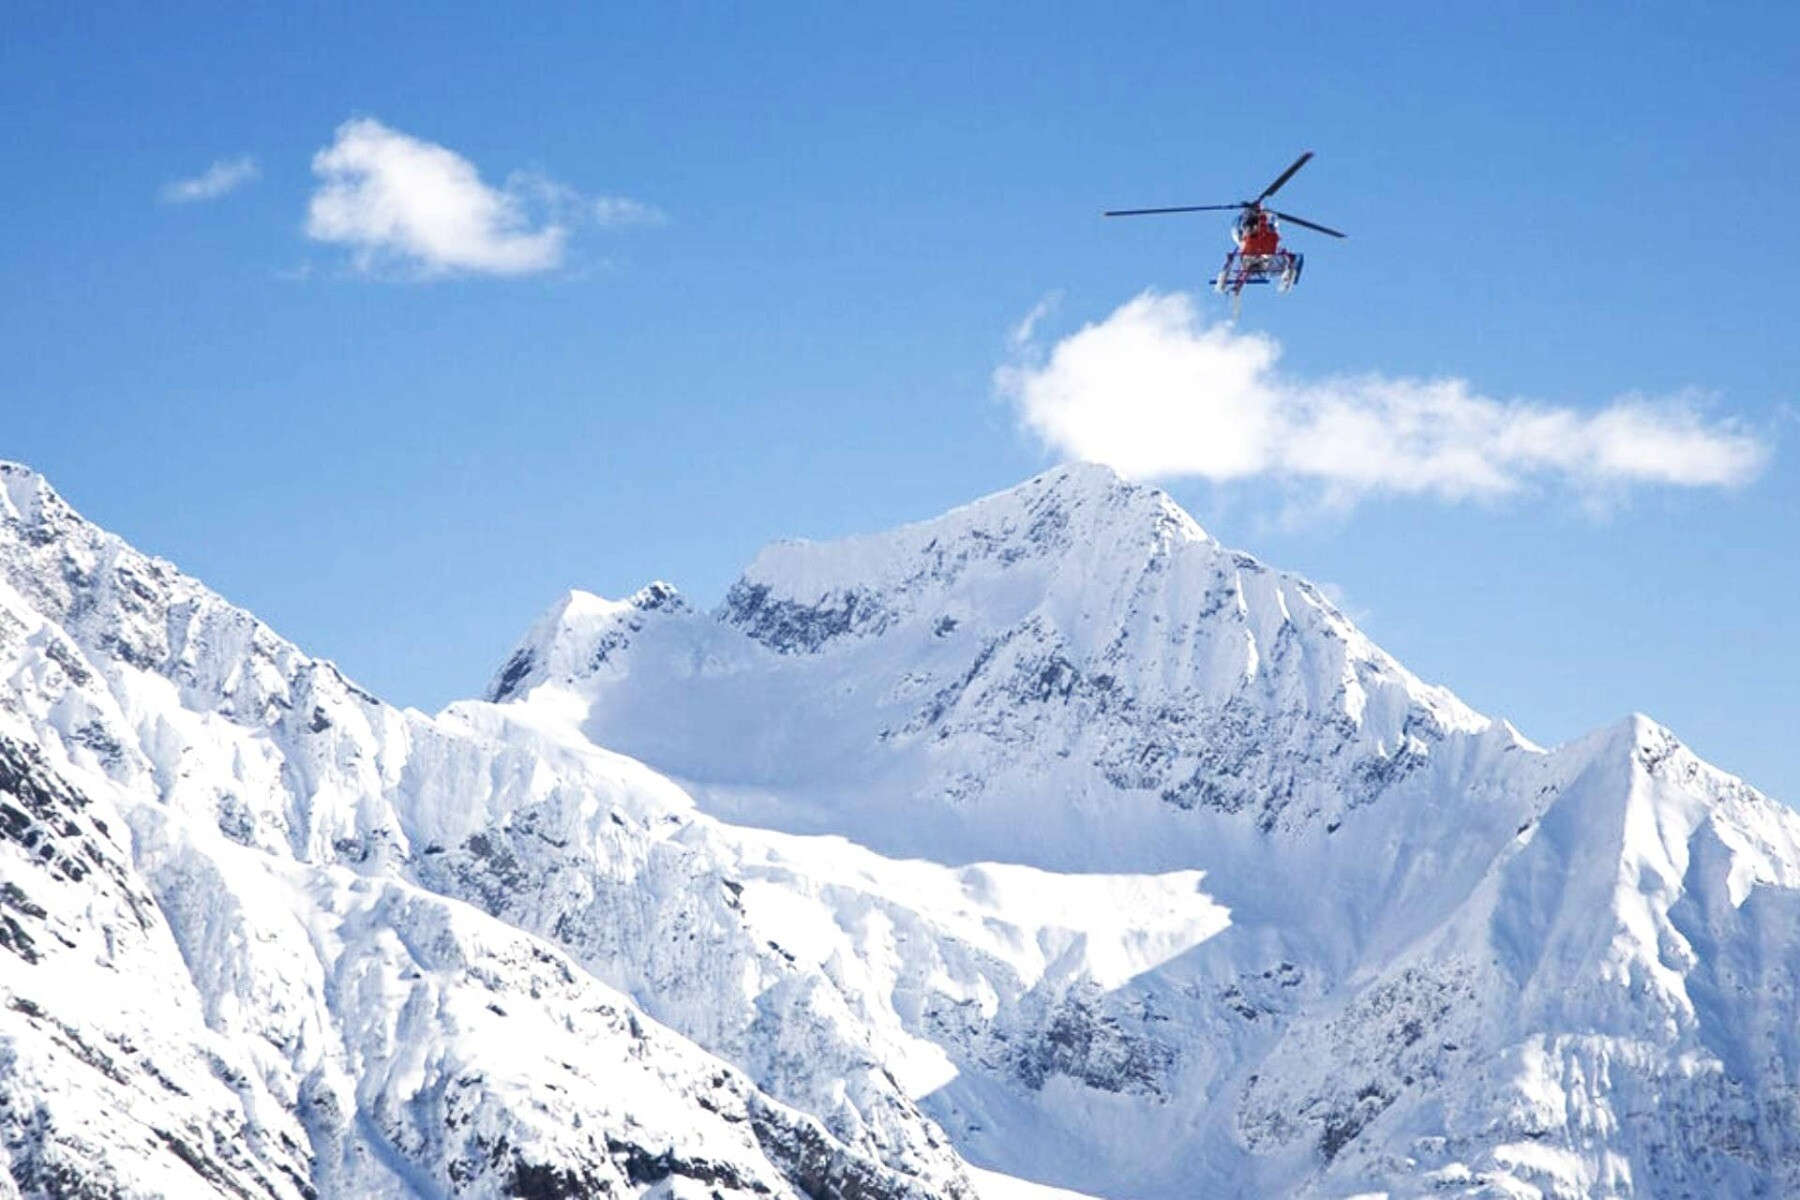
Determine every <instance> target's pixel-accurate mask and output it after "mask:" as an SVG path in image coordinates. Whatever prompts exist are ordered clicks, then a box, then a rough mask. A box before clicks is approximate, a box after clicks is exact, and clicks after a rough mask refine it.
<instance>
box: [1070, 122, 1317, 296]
mask: <svg viewBox="0 0 1800 1200" xmlns="http://www.w3.org/2000/svg"><path fill="white" fill-rule="evenodd" d="M1312 156H1313V152H1312V151H1311V150H1308V151H1307V152H1306V153H1305V154H1302V155H1301V156H1300V157H1299V158H1296V159H1295V160H1294V165H1293V166H1291V167H1289V168H1288V169H1287V170H1285V171H1283V172H1282V173H1281V174H1280V175H1278V176H1277V177H1276V179H1275V182H1274V183H1271V184H1270V185H1269V186H1268V187H1266V188H1264V189H1263V190H1262V192H1261V193H1260V194H1259V195H1258V196H1257V197H1256V199H1254V200H1240V201H1238V202H1237V203H1236V204H1186V205H1182V206H1180V207H1177V208H1121V209H1115V210H1113V211H1112V212H1109V213H1107V214H1105V215H1106V216H1109V217H1146V216H1153V215H1157V214H1161V213H1189V212H1223V211H1227V210H1230V209H1234V208H1236V209H1242V210H1243V212H1242V215H1240V216H1239V217H1238V219H1237V221H1236V222H1235V223H1234V224H1233V225H1232V227H1231V240H1232V241H1233V242H1235V243H1237V249H1235V250H1233V251H1232V252H1231V253H1229V254H1227V255H1226V256H1225V265H1224V266H1223V267H1221V268H1219V275H1218V278H1216V279H1214V280H1213V289H1214V290H1215V291H1218V292H1221V293H1225V294H1227V295H1229V296H1231V298H1232V306H1233V308H1234V309H1235V307H1236V306H1237V303H1238V302H1239V301H1240V300H1241V299H1242V297H1243V294H1244V287H1245V285H1246V284H1251V283H1274V284H1275V288H1276V290H1277V291H1282V292H1285V291H1287V290H1288V289H1289V288H1291V287H1293V286H1294V285H1295V284H1296V283H1299V282H1300V272H1301V271H1302V270H1304V269H1305V268H1306V256H1305V255H1303V254H1296V253H1295V252H1294V251H1292V250H1288V249H1286V248H1284V247H1283V246H1282V244H1281V229H1280V226H1278V225H1277V224H1276V222H1275V218H1277V217H1280V218H1281V219H1282V220H1283V221H1292V222H1293V223H1294V224H1296V225H1299V226H1301V227H1303V228H1306V229H1312V230H1316V231H1317V232H1319V233H1324V234H1329V235H1330V236H1332V237H1334V238H1341V237H1347V236H1348V235H1347V234H1343V233H1339V232H1338V231H1337V230H1335V229H1330V228H1328V227H1326V226H1324V225H1318V224H1315V223H1314V222H1312V221H1308V220H1305V219H1303V218H1301V217H1296V216H1295V215H1294V214H1292V213H1284V212H1279V211H1277V210H1275V209H1273V208H1264V207H1263V201H1265V200H1267V199H1268V198H1269V197H1270V196H1273V195H1274V194H1275V193H1276V192H1278V191H1280V190H1281V187H1282V185H1283V184H1285V183H1286V182H1287V181H1288V180H1290V179H1292V178H1293V177H1294V173H1295V172H1296V171H1298V170H1299V169H1300V168H1301V167H1304V166H1305V165H1306V164H1307V162H1308V161H1309V160H1311V158H1312Z"/></svg>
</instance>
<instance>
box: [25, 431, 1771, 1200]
mask: <svg viewBox="0 0 1800 1200" xmlns="http://www.w3.org/2000/svg"><path fill="white" fill-rule="evenodd" d="M487 696H488V699H487V700H485V701H468V702H464V703H460V704H457V705H453V706H451V708H449V709H448V710H446V711H445V712H444V713H443V714H441V715H440V716H438V717H437V718H428V717H425V716H423V715H422V714H418V713H414V712H400V711H398V710H395V709H392V708H390V707H388V706H385V705H383V704H381V703H380V702H379V701H377V700H376V699H375V698H373V697H371V696H369V695H367V694H366V693H364V692H362V691H361V690H360V689H357V688H356V687H355V686H354V685H353V684H351V683H349V682H348V681H347V680H345V679H344V678H343V677H342V675H341V674H340V673H338V672H337V671H336V669H335V668H333V667H331V666H330V665H329V664H327V663H323V662H320V661H318V660H314V659H311V658H309V657H307V656H306V655H304V654H303V653H301V652H300V651H299V650H298V649H296V648H294V647H293V646H291V645H290V644H288V643H286V642H285V641H283V640H282V639H280V638H279V637H278V636H276V635H275V634H274V633H272V632H271V631H269V630H268V629H267V628H266V627H265V626H263V625H262V624H261V623H260V622H257V621H256V620H255V619H254V618H253V617H250V616H249V615H248V614H245V613H243V612H241V611H240V610H237V609H234V608H232V607H231V606H230V605H228V604H227V603H225V602H224V601H222V600H220V599H219V598H218V597H216V596H214V595H213V594H211V593H210V592H208V591H206V589H204V588H203V587H201V586H200V585H198V584H197V583H194V582H193V581H192V580H189V579H187V578H186V577H185V576H182V575H181V574H180V573H179V572H178V571H176V570H175V569H174V568H173V567H171V566H169V565H168V564H166V563H160V562H158V561H156V560H153V559H148V558H146V557H144V556H142V555H139V554H137V553H136V552H135V551H132V550H131V549H130V548H129V547H127V546H125V545H124V544H123V543H121V542H119V541H118V540H117V539H115V538H112V537H111V536H110V535H107V534H105V533H104V532H102V531H100V530H98V529H96V528H94V527H93V526H91V525H89V524H88V523H86V522H85V521H82V520H81V519H80V518H79V517H77V516H76V515H75V514H74V513H73V512H72V511H71V510H69V509H68V507H67V506H66V505H65V504H63V503H62V502H61V500H60V499H59V498H57V497H56V496H55V493H54V492H53V491H51V490H50V489H49V488H48V485H46V484H44V483H43V481H42V480H41V479H39V478H38V477H36V476H35V475H32V474H31V473H30V472H27V471H25V470H24V469H22V468H15V467H7V466H0V793H4V796H3V797H0V992H4V993H5V996H6V998H7V1003H8V1007H5V1008H4V1009H0V1061H5V1062H7V1063H9V1064H12V1066H11V1069H10V1070H9V1071H8V1072H6V1073H5V1075H4V1083H0V1142H3V1144H4V1146H5V1148H6V1153H7V1155H8V1156H9V1160H8V1161H9V1170H10V1173H11V1175H12V1177H13V1179H14V1180H15V1184H16V1186H18V1187H19V1188H20V1190H21V1191H22V1192H23V1193H25V1194H55V1193H56V1191H57V1189H59V1188H62V1189H64V1190H66V1189H68V1188H69V1187H72V1186H74V1185H75V1184H76V1183H84V1184H88V1185H91V1186H93V1187H96V1188H108V1187H116V1188H120V1189H122V1190H123V1191H125V1193H126V1194H143V1195H152V1194H220V1195H241V1194H251V1195H307V1194H317V1195H324V1196H339V1195H345V1196H347V1195H359V1196H360V1195H383V1194H386V1195H437V1194H458V1195H463V1194H470V1195H500V1194H518V1195H573V1194H589V1193H594V1194H609V1195H652V1196H667V1197H672V1198H674V1197H683V1198H685V1197H689V1196H701V1195H714V1194H717V1195H722V1196H730V1195H740V1194H742V1195H749V1194H774V1195H794V1196H801V1195H804V1196H810V1197H814V1198H817V1197H824V1196H845V1197H852V1196H854V1197H864V1198H867V1200H877V1198H880V1197H888V1196H892V1197H902V1196H905V1197H911V1196H918V1197H921V1198H922V1197H925V1196H958V1197H964V1196H972V1194H973V1193H972V1191H971V1190H970V1189H971V1186H972V1185H971V1182H970V1176H969V1174H968V1173H967V1172H966V1171H965V1169H964V1167H963V1165H962V1156H964V1155H966V1156H967V1157H968V1158H969V1159H970V1160H971V1161H974V1162H977V1163H979V1164H981V1165H982V1166H983V1167H986V1168H998V1169H1000V1170H1002V1171H1005V1172H1007V1173H1009V1174H1011V1175H1016V1176H1024V1177H1028V1178H1030V1179H1033V1180H1037V1181H1039V1184H1038V1185H1024V1184H1013V1183H1008V1182H1007V1181H1006V1179H1005V1178H1004V1177H997V1176H994V1175H992V1174H990V1173H988V1172H981V1173H978V1174H977V1175H976V1176H975V1179H976V1185H977V1186H980V1187H981V1188H982V1189H983V1191H984V1194H991V1195H993V1196H999V1195H1005V1194H1054V1193H1044V1192H1043V1189H1044V1188H1062V1189H1075V1190H1076V1191H1077V1192H1081V1193H1086V1194H1093V1195H1103V1196H1109V1197H1117V1198H1120V1200H1125V1198H1132V1200H1141V1198H1160V1197H1169V1198H1170V1200H1173V1198H1174V1197H1188V1196H1193V1195H1196V1194H1206V1195H1212V1194H1223V1195H1232V1194H1257V1195H1274V1194H1303V1195H1319V1196H1345V1195H1351V1194H1356V1193H1362V1192H1371V1191H1373V1192H1388V1193H1389V1194H1394V1195H1414V1194H1427V1193H1428V1194H1433V1195H1439V1194H1447V1195H1457V1194H1466V1195H1483V1196H1494V1195H1509V1196H1510V1195H1519V1196H1528V1195H1570V1196H1576V1195H1583V1196H1585V1195H1620V1196H1625V1195H1657V1196H1661V1195H1697V1194H1757V1193H1759V1192H1760V1193H1762V1194H1780V1193H1784V1192H1787V1191H1793V1190H1800V1156H1797V1155H1796V1152H1795V1148H1794V1145H1793V1142H1794V1138H1793V1135H1792V1134H1791V1132H1790V1131H1791V1129H1792V1128H1793V1123H1792V1120H1791V1114H1792V1111H1793V1108H1792V1106H1793V1103H1794V1096H1795V1095H1796V1092H1795V1090H1794V1089H1795V1083H1796V1081H1795V1079H1794V1075H1795V1073H1796V1070H1797V1065H1796V1064H1797V1053H1800V1045H1797V1044H1796V1042H1795V1034H1794V1030H1793V1023H1792V1020H1791V1002H1790V1001H1789V1000H1788V998H1789V997H1791V996H1792V995H1793V992H1794V987H1795V980H1796V976H1795V973H1796V971H1797V970H1800V945H1797V944H1796V932H1795V931H1796V930H1800V922H1796V921H1795V919H1794V917H1795V915H1796V914H1795V911H1794V906H1795V905H1796V903H1800V900H1797V899H1796V897H1797V896H1800V892H1797V890H1796V889H1797V888H1800V821H1797V820H1796V818H1795V817H1794V815H1793V814H1792V813H1790V812H1789V811H1788V810H1786V809H1784V808H1781V807H1780V806H1778V805H1776V804H1774V803H1772V802H1771V801H1769V800H1767V799H1766V798H1764V797H1761V796H1759V795H1758V794H1757V793H1755V792H1754V791H1753V790H1752V789H1750V788H1749V787H1747V786H1746V785H1744V784H1742V783H1741V782H1739V781H1737V780H1735V779H1732V778H1731V777H1729V776H1726V775H1724V774H1723V773H1720V772H1718V771H1716V770H1714V769H1712V768H1710V767H1708V766H1706V765H1705V764H1704V763H1702V762H1700V761H1699V760H1698V759H1696V758H1695V757H1694V756H1693V755H1692V754H1691V753H1690V752H1689V751H1687V750H1686V749H1685V748H1684V747H1682V746H1681V745H1680V743H1679V742H1678V741H1676V740H1675V739H1674V738H1673V736H1672V735H1670V734H1669V733H1668V732H1667V731H1665V730H1662V729H1661V728H1660V727H1657V726H1655V725H1654V724H1653V723H1651V722H1648V721H1646V720H1643V719H1642V718H1633V719H1631V720H1629V721H1627V722H1624V723H1622V724H1621V725H1619V726H1617V727H1615V728H1614V729H1611V730H1607V731H1603V732H1601V733H1599V734H1596V735H1594V736H1593V737H1591V738H1588V739H1584V740H1583V741H1581V742H1577V743H1575V744H1572V745H1570V746H1566V747H1563V748H1561V749H1559V750H1557V751H1554V752H1549V753H1546V752H1544V751H1542V750H1540V749H1539V748H1537V747H1535V746H1533V745H1531V744H1530V743H1529V742H1527V741H1525V740H1524V739H1523V738H1521V737H1519V736H1518V735H1517V734H1516V733H1515V732H1514V731H1513V730H1512V729H1511V727H1510V726H1508V725H1506V724H1505V723H1504V722H1497V721H1491V720H1489V719H1487V718H1485V717H1482V716H1480V715H1479V714H1476V713H1473V712H1471V711H1470V710H1468V709H1467V708H1466V707H1465V706H1463V705H1462V704H1461V703H1460V702H1459V701H1457V700H1456V699H1455V697H1453V696H1451V695H1450V694H1449V693H1447V692H1445V691H1443V690H1442V689H1439V688H1436V687H1432V686H1429V685H1426V684H1424V683H1422V682H1420V681H1419V680H1418V679H1416V678H1415V677H1413V676H1412V675H1411V674H1409V673H1408V672H1406V671H1405V669H1404V668H1403V667H1401V666H1400V665H1399V664H1398V663H1396V662H1394V661H1393V660H1392V659H1391V658H1390V657H1388V656H1387V655H1386V654H1385V653H1383V652H1382V651H1381V650H1380V649H1379V648H1378V647H1375V646H1374V645H1373V644H1372V643H1370V642H1369V641H1368V639H1366V638H1365V637H1364V636H1363V635H1362V634H1361V633H1360V632H1359V631H1357V630H1356V629H1355V628H1354V627H1353V626H1352V625H1350V623H1349V622H1348V621H1346V620H1345V619H1344V618H1343V616H1342V614H1340V613H1338V612H1337V611H1336V610H1335V608H1333V607H1332V606H1331V605H1330V603H1329V602H1328V601H1327V600H1326V599H1325V598H1324V597H1323V596H1322V595H1320V594H1319V593H1318V591H1317V590H1316V589H1314V588H1313V587H1311V585H1309V584H1307V583H1306V582H1305V581H1303V580H1300V579H1298V578H1296V577H1293V576H1289V575H1285V574H1282V573H1280V572H1276V571H1273V570H1270V569H1269V568H1267V567H1265V566H1263V565H1262V564H1261V563H1259V562H1257V561H1256V560H1255V559H1252V558H1250V557H1249V556H1246V555H1242V554H1238V553H1236V552H1233V551H1230V550H1228V549H1226V548H1224V547H1222V546H1219V545H1218V544H1217V543H1216V542H1214V541H1213V540H1212V539H1210V538H1209V537H1207V536H1206V535H1205V533H1204V532H1202V531H1201V530H1200V529H1199V527H1198V526H1196V525H1195V524H1194V523H1193V522H1192V521H1191V519H1189V518H1188V517H1187V516H1186V514H1184V513H1182V512H1181V510H1180V509H1179V508H1178V507H1176V506H1175V505H1174V504H1173V503H1172V502H1171V501H1170V500H1169V499H1168V498H1167V497H1166V496H1165V495H1163V494H1162V493H1160V492H1158V491H1156V490H1155V489H1150V488H1142V487H1137V486H1134V485H1130V484H1126V483H1124V482H1122V481H1120V480H1118V479H1117V478H1116V477H1114V476H1113V475H1112V474H1111V473H1110V472H1107V471H1105V470H1104V469H1101V468H1092V467H1079V466H1078V467H1068V468H1059V469H1058V470H1056V471H1052V472H1050V473H1048V474H1046V475H1044V476H1040V477H1039V478H1038V479H1035V480H1032V481H1028V482H1027V483H1026V484H1024V485H1021V486H1020V487H1018V488H1015V489H1012V490H1010V491H1008V492H1003V493H1000V494H997V495H995V496H991V497H988V498H986V499H984V500H980V501H977V502H976V503H974V504H972V505H968V506H965V507H964V508H961V509H958V510H955V511H953V512H951V513H949V514H946V515H945V516H943V517H940V518H937V519H934V520H931V521H926V522H921V523H919V524H916V525H912V526H907V527H905V528H903V529H900V530H896V531H894V532H892V533H889V534H883V535H875V536H871V537H863V538H856V539H850V540H848V541H846V542H842V543H829V544H824V545H807V544H795V543H786V544H780V545H777V546H774V547H771V548H770V549H768V550H767V551H765V552H764V553H763V554H762V555H761V556H759V557H758V559H757V561H756V562H755V563H754V564H752V566H751V567H750V568H749V569H748V570H747V571H746V573H745V575H744V577H743V578H742V579H741V580H740V581H739V583H738V584H737V585H736V586H735V587H734V588H733V589H732V591H731V593H730V595H729V596H728V597H727V599H726V601H725V602H724V603H723V604H722V605H721V606H720V608H719V609H718V610H717V611H715V612H712V613H705V612H700V611H697V610H695V609H693V608H692V607H691V606H689V605H688V604H686V603H685V602H684V601H682V600H681V598H680V597H679V596H678V595H676V593H675V592H674V590H673V589H672V588H670V587H668V586H667V585H664V584H655V585H652V586H651V587H648V588H646V589H644V590H643V591H642V592H640V593H638V594H637V595H636V596H633V597H631V598H629V599H627V600H624V601H606V600H601V599H599V598H597V597H592V596H588V595H586V594H584V593H579V592H577V593H571V594H569V595H568V596H566V597H565V598H564V599H563V600H562V601H561V602H559V603H558V604H557V605H556V606H555V607H554V608H553V609H552V611H551V612H550V613H549V614H547V615H546V617H545V618H544V619H543V620H541V621H540V622H539V623H538V624H537V625H536V626H535V627H534V628H533V629H532V630H531V631H529V632H528V633H527V635H526V637H525V638H524V639H523V640H522V641H521V643H520V644H519V646H518V648H517V649H516V650H515V652H514V653H513V654H511V655H510V656H509V657H508V659H507V660H506V661H505V662H504V663H503V664H502V665H501V668H500V670H499V671H498V672H497V673H496V675H495V678H494V680H493V681H492V683H491V684H490V686H489V690H488V693H487ZM621 751H622V752H623V753H621ZM15 814H16V815H15ZM71 864H74V866H73V867H72V866H71ZM121 982H123V983H124V984H125V994H128V995H130V996H131V997H133V1000H132V1002H131V1003H129V1004H125V1005H119V1004H117V1003H116V1002H114V1000H113V998H114V997H115V996H117V995H119V994H121V987H120V984H121ZM102 997H103V998H105V999H104V1002H102V1001H101V1000H100V999H99V998H102ZM113 1112H118V1113H122V1114H126V1115H127V1118H126V1119H123V1120H116V1121H115V1120H110V1119H106V1118H105V1117H104V1116H103V1114H111V1113H113ZM1034 1187H1035V1188H1036V1189H1037V1190H1036V1191H1035V1192H1034V1191H1033V1190H1032V1189H1033V1188H1034ZM132 1188H136V1189H137V1191H136V1192H135V1193H133V1192H131V1190H130V1189H132ZM1021 1189H1024V1190H1023V1191H1021Z"/></svg>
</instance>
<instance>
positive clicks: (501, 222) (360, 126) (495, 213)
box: [306, 117, 663, 279]
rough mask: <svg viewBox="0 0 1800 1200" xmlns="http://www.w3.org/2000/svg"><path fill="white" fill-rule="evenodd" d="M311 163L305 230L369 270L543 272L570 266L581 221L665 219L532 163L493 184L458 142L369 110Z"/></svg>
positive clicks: (422, 274) (432, 274)
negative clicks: (432, 138) (408, 129)
mask: <svg viewBox="0 0 1800 1200" xmlns="http://www.w3.org/2000/svg"><path fill="white" fill-rule="evenodd" d="M312 167H313V174H315V175H316V176H318V178H319V181H320V182H319V187H318V189H317V190H316V191H315V192H314V193H313V196H312V200H311V203H310V205H309V207H308V209H307V219H306V233H307V236H309V237H311V238H313V239H314V240H315V241H320V242H326V243H329V244H333V245H339V246H344V247H347V248H348V249H349V250H350V252H351V261H352V264H353V266H354V267H355V268H356V269H357V270H358V271H360V272H363V273H368V274H373V273H379V272H382V271H384V270H386V271H397V272H398V273H400V274H402V275H407V276H411V277H414V278H425V279H430V278H441V277H444V276H449V275H459V274H462V275H471V274H473V275H503V276H505V275H510V276H516V275H532V274H538V273H541V272H545V271H553V270H556V269H558V268H560V267H561V266H562V265H563V263H564V260H565V253H566V249H567V245H568V240H569V236H570V233H571V230H572V229H574V228H575V227H577V226H580V225H583V224H592V225H618V224H624V223H632V222H633V221H635V223H638V224H649V223H657V222H660V221H661V220H662V219H663V217H662V214H661V213H660V212H659V211H657V210H656V209H655V208H653V207H651V206H650V205H647V204H640V203H639V202H637V201H633V200H626V199H624V198H622V197H603V198H599V199H596V198H593V197H588V196H584V195H583V194H582V193H580V192H578V191H576V190H575V189H574V188H571V187H569V186H568V185H566V184H563V183H559V182H558V181H556V180H554V179H552V178H550V177H549V176H546V175H544V174H542V173H540V172H535V171H515V172H513V173H512V174H511V175H509V176H507V178H506V181H505V183H504V184H503V185H501V186H498V187H496V186H493V185H490V184H488V183H486V182H484V181H483V180H482V178H481V174H480V172H479V171H478V170H477V169H476V168H475V165H474V164H473V163H471V162H470V161H469V160H468V159H466V158H464V157H463V156H462V155H460V154H458V153H456V152H455V151H454V150H451V149H449V148H448V147H445V146H441V145H438V144H437V143H435V142H428V141H425V140H424V139H422V138H416V137H413V136H411V135H409V134H405V133H402V132H400V131H399V130H396V129H392V128H389V127H388V126H386V125H384V124H382V123H381V122H380V121H377V120H375V119H374V118H371V117H358V118H356V119H354V120H351V121H346V122H345V123H344V124H342V125H340V126H339V127H338V129H337V134H336V137H335V139H334V140H333V141H332V143H331V145H329V146H327V147H325V148H324V149H322V150H320V151H319V152H318V153H317V154H316V155H314V156H313V163H312ZM626 206H629V207H628V208H627V207H626ZM603 214H605V215H604V216H603ZM609 218H610V219H609Z"/></svg>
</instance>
